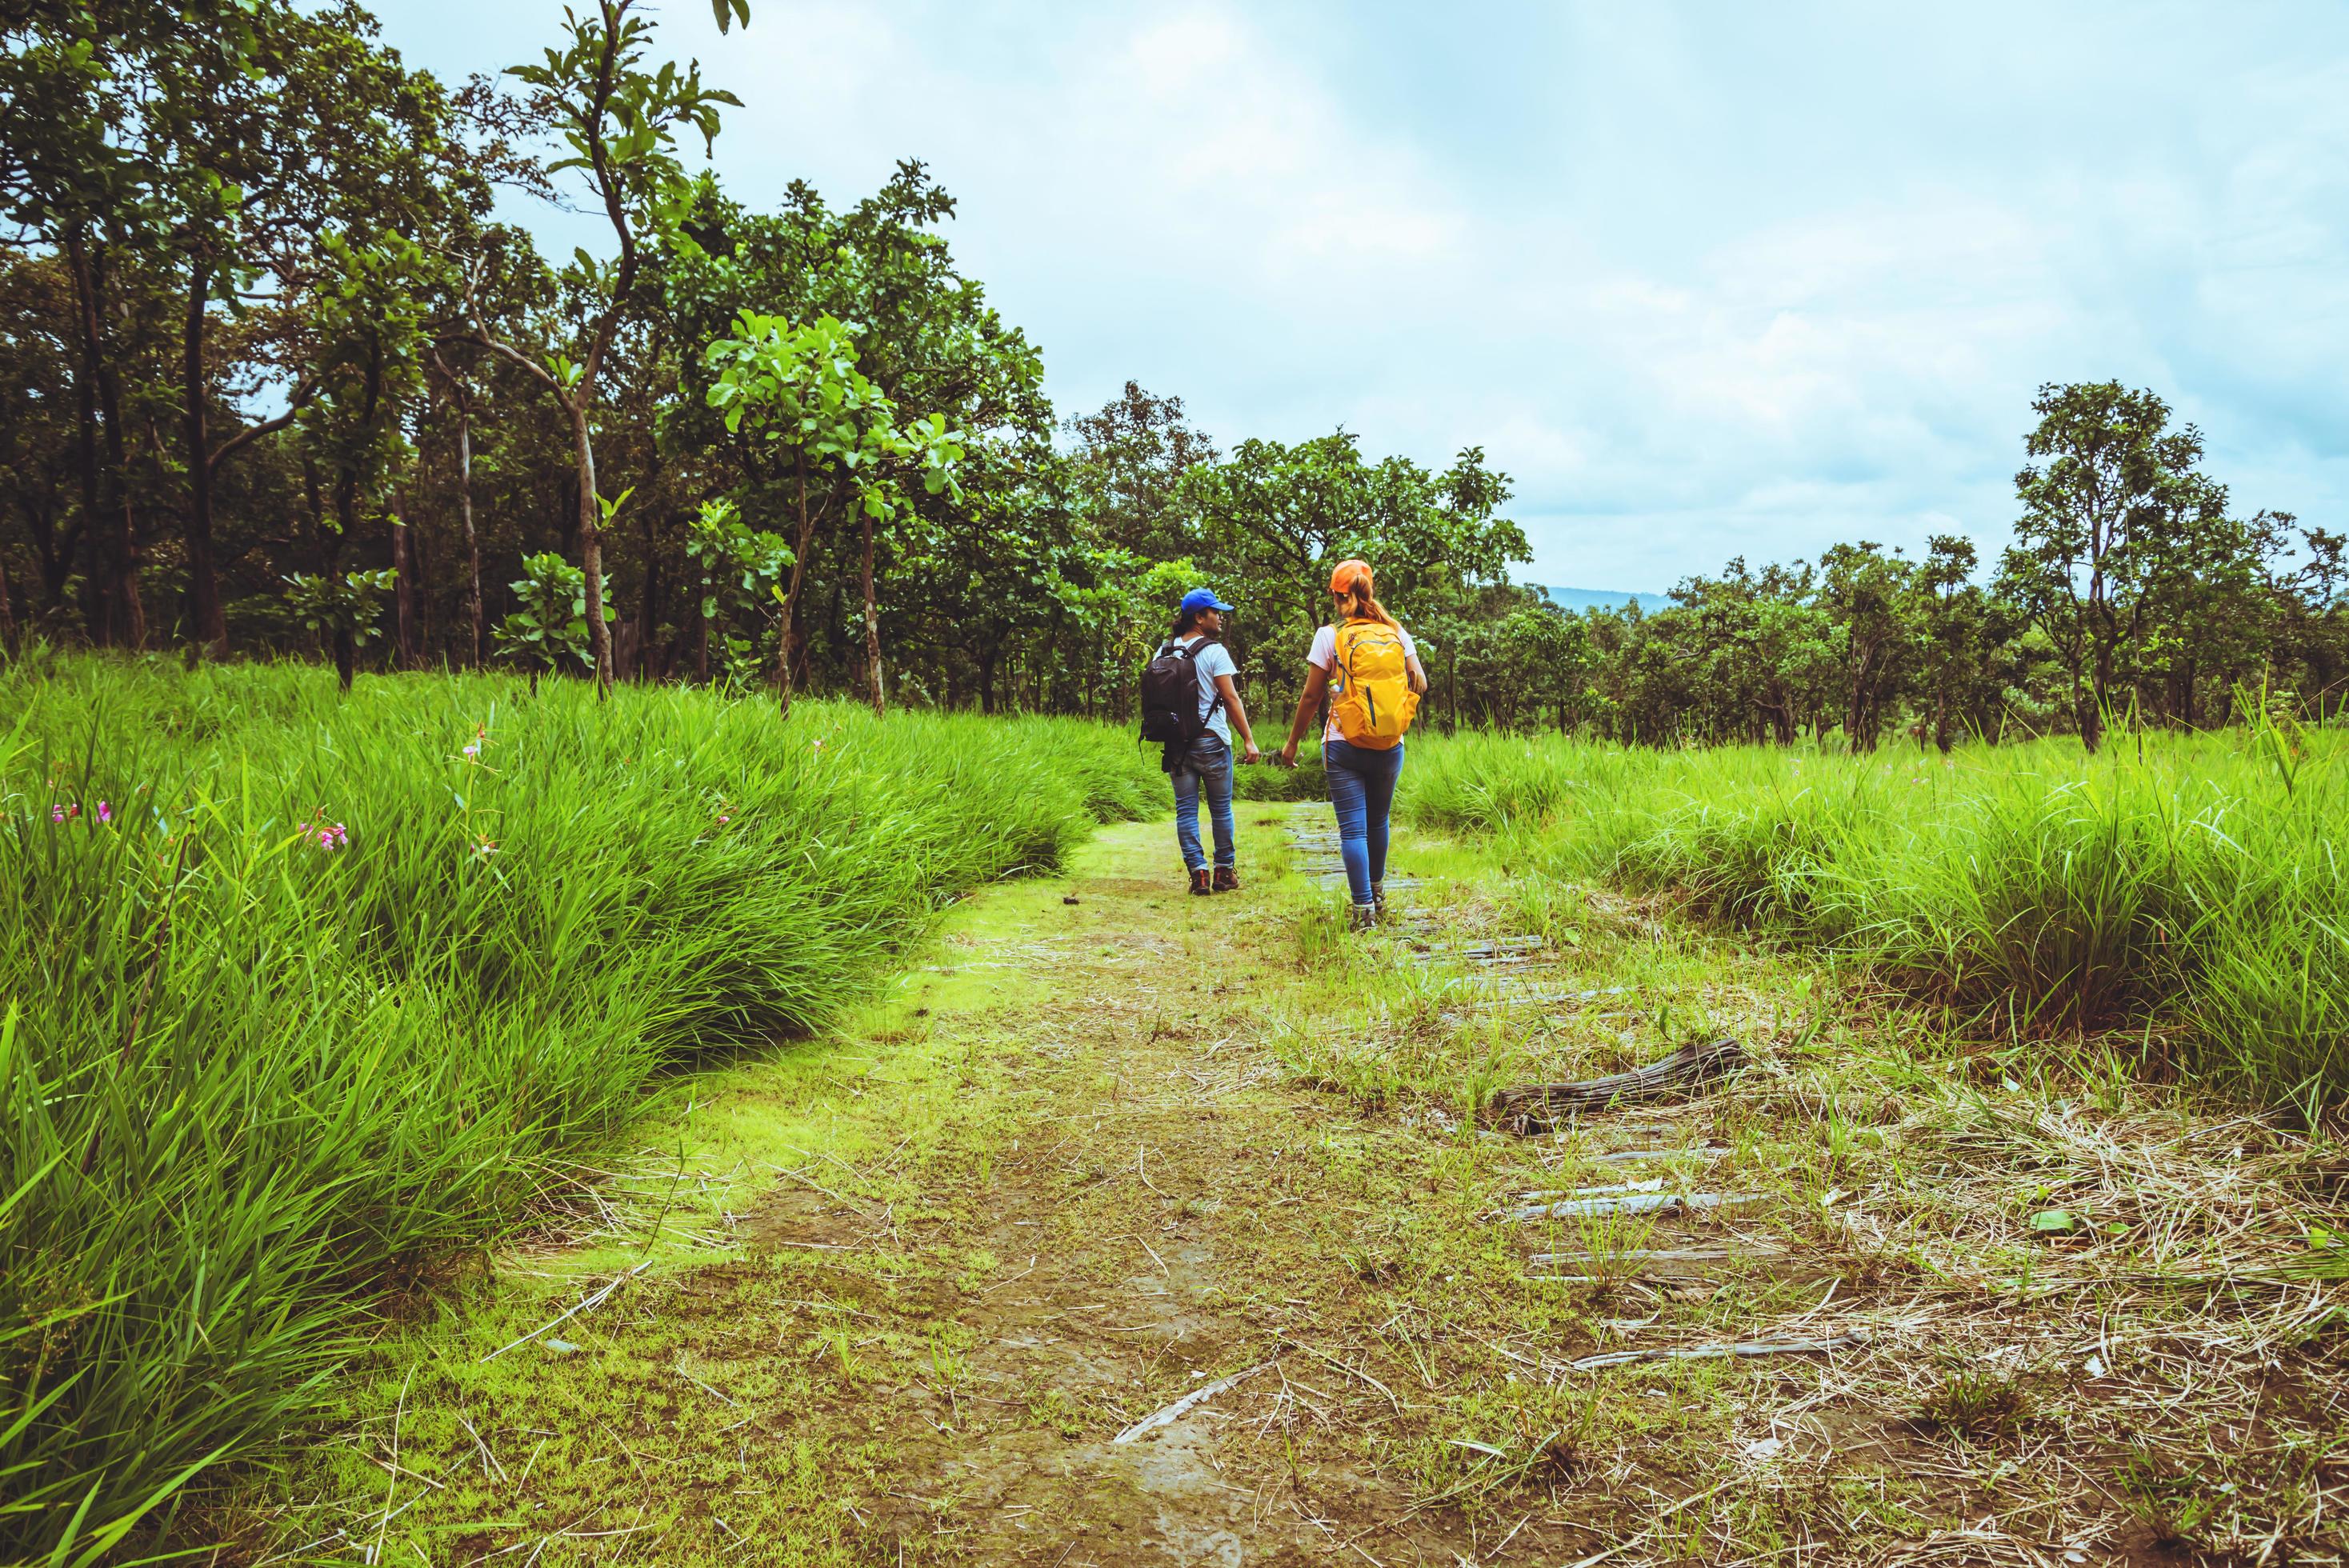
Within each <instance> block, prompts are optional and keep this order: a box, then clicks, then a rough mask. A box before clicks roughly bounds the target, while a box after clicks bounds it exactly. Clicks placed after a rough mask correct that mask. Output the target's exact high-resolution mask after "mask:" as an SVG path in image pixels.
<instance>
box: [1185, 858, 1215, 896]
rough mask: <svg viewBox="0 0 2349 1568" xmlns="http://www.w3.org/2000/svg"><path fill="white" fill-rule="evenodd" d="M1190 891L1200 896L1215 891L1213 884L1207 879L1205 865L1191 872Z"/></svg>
mask: <svg viewBox="0 0 2349 1568" xmlns="http://www.w3.org/2000/svg"><path fill="white" fill-rule="evenodd" d="M1191 891H1192V892H1195V893H1197V894H1198V895H1199V896H1200V897H1202V898H1205V897H1206V895H1207V894H1209V893H1211V892H1215V891H1216V888H1215V884H1214V883H1213V882H1209V881H1208V880H1207V868H1206V867H1205V866H1201V867H1200V868H1199V869H1198V870H1196V871H1195V872H1192V873H1191Z"/></svg>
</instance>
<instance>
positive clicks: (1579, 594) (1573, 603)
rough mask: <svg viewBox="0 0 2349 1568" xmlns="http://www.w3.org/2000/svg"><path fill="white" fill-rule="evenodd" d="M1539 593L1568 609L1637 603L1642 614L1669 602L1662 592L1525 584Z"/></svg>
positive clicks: (1600, 608) (1604, 608)
mask: <svg viewBox="0 0 2349 1568" xmlns="http://www.w3.org/2000/svg"><path fill="white" fill-rule="evenodd" d="M1525 586H1526V587H1527V588H1530V589H1532V590H1533V591H1534V592H1535V593H1546V594H1547V595H1548V596H1549V601H1550V603H1553V604H1559V605H1563V606H1564V607H1565V608H1567V609H1568V610H1619V609H1621V608H1622V607H1623V606H1624V605H1626V604H1637V605H1638V606H1640V614H1643V615H1644V614H1653V613H1654V612H1656V611H1658V610H1661V609H1662V608H1663V607H1664V605H1665V603H1667V602H1668V595H1665V594H1662V593H1619V592H1617V591H1616V590H1614V589H1612V588H1550V587H1546V586H1544V585H1543V584H1541V583H1526V584H1525Z"/></svg>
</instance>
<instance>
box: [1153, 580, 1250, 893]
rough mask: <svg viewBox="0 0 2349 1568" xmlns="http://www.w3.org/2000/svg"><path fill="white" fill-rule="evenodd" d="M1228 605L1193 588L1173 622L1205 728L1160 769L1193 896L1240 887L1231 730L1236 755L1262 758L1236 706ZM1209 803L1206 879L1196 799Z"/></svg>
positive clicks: (1171, 642) (1243, 710) (1171, 750)
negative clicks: (1238, 746)
mask: <svg viewBox="0 0 2349 1568" xmlns="http://www.w3.org/2000/svg"><path fill="white" fill-rule="evenodd" d="M1231 608H1232V607H1231V606H1230V605H1229V604H1226V603H1224V602H1223V601H1222V600H1221V599H1218V598H1216V593H1215V590H1214V589H1212V588H1194V589H1192V590H1191V591H1190V592H1189V593H1185V594H1184V595H1183V609H1182V613H1181V614H1178V615H1176V616H1175V618H1174V634H1173V635H1172V636H1171V637H1170V638H1169V639H1168V642H1167V646H1168V647H1169V648H1170V649H1176V650H1180V651H1182V652H1184V653H1185V654H1187V655H1189V657H1190V661H1191V668H1192V671H1193V673H1194V674H1195V675H1196V676H1197V677H1198V683H1199V716H1200V718H1201V720H1202V721H1203V723H1204V726H1205V727H1203V728H1202V729H1201V730H1200V731H1199V738H1197V739H1196V740H1194V741H1192V742H1191V743H1190V744H1189V745H1188V746H1181V745H1169V746H1168V747H1167V748H1166V756H1165V768H1166V771H1167V774H1168V776H1169V777H1171V778H1172V779H1174V838H1175V841H1177V842H1178V843H1180V844H1181V845H1182V846H1183V863H1184V865H1185V867H1187V868H1188V869H1189V871H1190V873H1191V891H1192V892H1195V893H1207V892H1235V891H1237V889H1238V887H1239V885H1240V879H1239V872H1238V862H1237V857H1236V855H1235V853H1234V851H1233V848H1232V840H1233V830H1232V726H1233V725H1235V724H1237V725H1238V726H1239V727H1240V738H1241V739H1242V740H1243V741H1246V742H1247V755H1246V756H1245V757H1244V758H1242V760H1244V761H1247V762H1257V761H1260V760H1262V758H1263V754H1262V753H1261V752H1259V751H1257V748H1256V737H1255V735H1254V734H1252V733H1251V732H1250V731H1249V729H1248V719H1247V707H1245V706H1244V705H1243V704H1242V703H1241V701H1240V693H1239V685H1238V680H1237V677H1238V676H1239V673H1240V667H1239V665H1237V664H1236V663H1234V662H1233V659H1232V655H1231V651H1230V650H1229V649H1227V648H1226V647H1225V646H1224V644H1223V632H1224V617H1225V616H1226V614H1230V612H1231ZM1202 794H1205V795H1206V798H1207V816H1208V819H1209V820H1210V821H1212V822H1213V823H1214V825H1215V834H1216V869H1215V874H1214V876H1213V878H1212V879H1211V878H1210V877H1209V875H1208V872H1207V857H1206V854H1205V852H1203V851H1202V850H1201V848H1200V844H1199V797H1200V796H1201V795H1202Z"/></svg>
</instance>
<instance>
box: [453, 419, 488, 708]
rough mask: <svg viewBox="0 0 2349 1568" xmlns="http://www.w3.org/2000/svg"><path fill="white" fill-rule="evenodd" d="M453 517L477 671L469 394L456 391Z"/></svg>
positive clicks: (477, 568)
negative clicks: (459, 525)
mask: <svg viewBox="0 0 2349 1568" xmlns="http://www.w3.org/2000/svg"><path fill="white" fill-rule="evenodd" d="M457 515H458V516H459V517H460V519H462V520H463V521H464V524H465V571H466V578H465V583H466V588H465V612H466V614H467V615H468V616H470V617H471V621H472V629H473V650H472V660H471V663H472V666H473V668H475V669H480V668H481V650H482V647H483V645H484V638H483V636H482V631H481V541H480V540H479V539H478V538H476V537H475V536H474V533H473V394H472V390H471V388H470V387H460V388H458V391H457Z"/></svg>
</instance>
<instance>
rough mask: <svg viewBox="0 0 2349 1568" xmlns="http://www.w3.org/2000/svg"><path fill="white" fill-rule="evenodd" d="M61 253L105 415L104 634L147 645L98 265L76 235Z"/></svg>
mask: <svg viewBox="0 0 2349 1568" xmlns="http://www.w3.org/2000/svg"><path fill="white" fill-rule="evenodd" d="M66 255H67V262H68V263H70V269H71V271H72V273H73V280H74V294H75V296H76V300H75V303H76V304H78V306H79V307H80V316H81V320H80V322H79V326H80V336H81V340H82V342H81V350H82V370H83V374H84V375H85V376H87V377H89V379H90V381H91V384H92V385H93V386H95V387H97V390H98V407H99V412H100V413H102V414H103V415H104V416H105V428H106V467H107V473H108V476H109V480H110V482H111V483H112V485H113V489H114V493H113V495H112V496H111V497H109V502H110V503H111V504H109V507H108V508H107V511H108V514H109V521H108V523H107V525H106V529H105V531H104V532H102V533H101V534H100V535H99V536H98V537H99V538H100V540H101V541H102V542H103V548H102V549H101V551H100V554H101V555H102V556H104V557H105V558H106V567H107V570H106V578H107V582H106V633H107V639H108V641H109V642H116V643H120V644H122V645H126V646H129V647H132V648H143V647H145V646H146V645H147V612H146V608H145V606H143V605H142V604H141V603H140V599H139V542H138V532H137V530H136V529H135V528H134V527H133V526H132V521H133V520H132V516H131V511H130V473H129V461H128V459H127V458H126V457H125V456H124V453H123V447H122V396H121V388H120V387H119V384H118V383H117V381H116V379H115V376H114V371H113V368H112V366H109V365H108V364H107V362H106V350H105V338H104V335H103V334H104V328H103V326H102V325H101V317H100V315H99V311H98V290H99V288H100V287H101V284H100V282H99V279H98V269H97V266H96V264H95V263H93V261H92V259H91V257H90V255H89V253H88V247H87V245H86V244H85V242H84V241H83V238H82V235H81V234H80V232H78V230H77V231H74V232H68V233H67V236H66Z"/></svg>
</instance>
